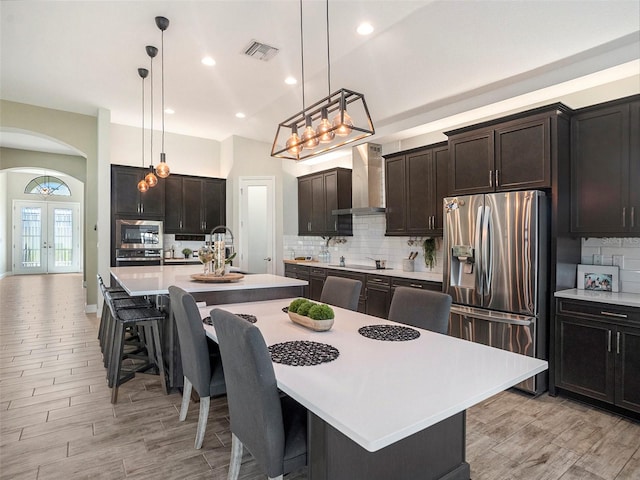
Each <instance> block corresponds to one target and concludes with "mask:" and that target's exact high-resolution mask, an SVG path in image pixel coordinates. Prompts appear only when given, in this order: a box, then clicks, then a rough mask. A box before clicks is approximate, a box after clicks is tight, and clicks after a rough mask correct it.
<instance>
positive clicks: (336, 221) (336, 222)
mask: <svg viewBox="0 0 640 480" xmlns="http://www.w3.org/2000/svg"><path fill="white" fill-rule="evenodd" d="M333 229H334V230H335V231H336V232H337V231H338V219H335V220H334V221H333Z"/></svg>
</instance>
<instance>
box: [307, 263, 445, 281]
mask: <svg viewBox="0 0 640 480" xmlns="http://www.w3.org/2000/svg"><path fill="white" fill-rule="evenodd" d="M295 263H296V264H297V265H305V266H308V267H316V268H327V269H333V270H343V271H348V272H358V273H370V274H374V275H383V276H387V277H398V278H409V279H412V280H423V281H427V282H439V283H442V273H431V272H405V271H404V270H402V267H400V268H386V269H384V270H377V269H375V268H366V269H362V268H358V264H355V265H349V263H348V262H347V264H346V265H347V266H346V267H339V266H338V265H337V262H336V263H322V262H303V261H297V262H295ZM362 263H363V264H364V262H362ZM371 267H374V265H371Z"/></svg>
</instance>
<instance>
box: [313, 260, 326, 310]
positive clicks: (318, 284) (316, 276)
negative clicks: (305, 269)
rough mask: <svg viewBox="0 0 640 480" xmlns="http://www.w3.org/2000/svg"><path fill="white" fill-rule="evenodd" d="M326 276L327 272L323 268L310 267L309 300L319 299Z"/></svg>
mask: <svg viewBox="0 0 640 480" xmlns="http://www.w3.org/2000/svg"><path fill="white" fill-rule="evenodd" d="M326 278H327V272H326V270H325V269H324V268H316V267H311V271H310V272H309V298H310V299H311V300H314V301H316V302H319V301H320V297H321V296H322V289H323V288H324V281H325V279H326Z"/></svg>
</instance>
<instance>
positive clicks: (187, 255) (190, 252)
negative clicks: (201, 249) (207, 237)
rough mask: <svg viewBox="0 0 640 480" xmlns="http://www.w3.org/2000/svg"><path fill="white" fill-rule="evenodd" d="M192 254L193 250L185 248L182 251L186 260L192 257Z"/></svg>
mask: <svg viewBox="0 0 640 480" xmlns="http://www.w3.org/2000/svg"><path fill="white" fill-rule="evenodd" d="M192 253H193V250H191V249H190V248H183V249H182V255H184V258H189V257H191V254H192Z"/></svg>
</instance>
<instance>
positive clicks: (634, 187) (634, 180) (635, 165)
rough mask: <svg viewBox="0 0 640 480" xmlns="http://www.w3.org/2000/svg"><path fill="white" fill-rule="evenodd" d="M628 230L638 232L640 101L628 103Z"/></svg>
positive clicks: (639, 223)
mask: <svg viewBox="0 0 640 480" xmlns="http://www.w3.org/2000/svg"><path fill="white" fill-rule="evenodd" d="M629 109H630V111H629V122H630V128H629V134H630V138H629V181H630V182H631V188H629V207H628V213H627V215H628V218H629V223H628V224H629V231H630V232H633V233H638V234H640V188H638V181H639V180H640V102H632V103H631V105H629Z"/></svg>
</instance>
